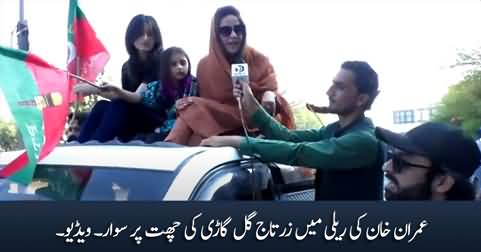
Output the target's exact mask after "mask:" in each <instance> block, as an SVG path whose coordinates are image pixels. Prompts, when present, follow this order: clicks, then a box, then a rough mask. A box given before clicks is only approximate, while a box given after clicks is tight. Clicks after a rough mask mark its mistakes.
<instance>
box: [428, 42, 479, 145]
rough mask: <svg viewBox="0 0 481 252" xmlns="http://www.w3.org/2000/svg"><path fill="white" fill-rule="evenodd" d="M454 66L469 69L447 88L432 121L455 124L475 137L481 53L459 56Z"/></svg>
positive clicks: (477, 121)
mask: <svg viewBox="0 0 481 252" xmlns="http://www.w3.org/2000/svg"><path fill="white" fill-rule="evenodd" d="M455 66H456V67H457V66H469V67H470V68H471V69H470V70H469V71H468V72H467V74H466V76H465V77H464V79H463V80H462V81H460V82H459V83H457V84H455V85H453V86H451V87H450V88H449V91H448V93H447V94H446V95H445V96H444V97H443V98H442V100H441V103H440V105H439V107H438V108H437V111H436V113H435V114H434V118H433V120H434V121H440V122H447V123H454V124H457V125H459V126H461V127H462V128H463V129H464V130H465V131H466V132H467V133H468V134H470V135H472V136H477V132H478V129H479V128H480V126H481V52H480V51H479V50H473V51H472V52H471V53H469V54H467V53H462V54H460V55H459V60H458V62H457V64H456V65H455Z"/></svg>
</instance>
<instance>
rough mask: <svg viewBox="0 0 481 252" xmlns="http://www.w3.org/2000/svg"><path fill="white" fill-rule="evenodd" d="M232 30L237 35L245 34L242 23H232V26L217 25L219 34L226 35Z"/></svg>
mask: <svg viewBox="0 0 481 252" xmlns="http://www.w3.org/2000/svg"><path fill="white" fill-rule="evenodd" d="M232 31H234V32H235V34H237V35H241V34H245V32H246V27H245V26H244V25H234V26H221V27H219V34H220V35H222V36H224V37H228V36H230V35H231V34H232Z"/></svg>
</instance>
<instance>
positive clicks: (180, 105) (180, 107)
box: [175, 97, 192, 111]
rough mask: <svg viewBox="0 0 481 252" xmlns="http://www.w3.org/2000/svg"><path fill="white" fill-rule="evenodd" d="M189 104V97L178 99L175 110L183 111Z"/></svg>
mask: <svg viewBox="0 0 481 252" xmlns="http://www.w3.org/2000/svg"><path fill="white" fill-rule="evenodd" d="M190 104H192V98H191V97H184V98H181V99H178V100H177V101H176V102H175V109H177V110H179V111H180V110H183V109H185V108H186V107H187V106H189V105H190Z"/></svg>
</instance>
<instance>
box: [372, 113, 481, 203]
mask: <svg viewBox="0 0 481 252" xmlns="http://www.w3.org/2000/svg"><path fill="white" fill-rule="evenodd" d="M376 136H377V137H378V138H379V139H381V140H382V141H384V142H386V143H387V144H388V145H390V146H391V149H390V151H389V156H390V157H389V159H388V161H387V162H386V163H385V164H384V167H383V170H384V174H385V177H386V180H387V181H386V182H387V183H386V184H385V188H384V196H385V198H386V200H473V199H474V198H475V188H474V186H473V184H472V183H471V182H470V180H469V179H470V177H471V175H472V174H473V173H474V171H475V170H476V168H477V167H478V166H479V164H480V160H481V154H480V151H479V149H478V146H477V145H476V143H475V141H474V140H473V139H471V138H468V137H466V136H465V135H464V134H463V132H462V131H461V130H460V129H458V128H455V127H452V126H449V125H447V124H442V123H433V122H430V123H425V124H422V125H420V126H418V127H416V128H414V129H412V130H410V131H408V132H407V133H406V134H404V135H402V134H396V133H393V132H391V131H389V130H386V129H382V128H379V127H378V128H376Z"/></svg>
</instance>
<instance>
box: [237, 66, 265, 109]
mask: <svg viewBox="0 0 481 252" xmlns="http://www.w3.org/2000/svg"><path fill="white" fill-rule="evenodd" d="M231 77H232V85H233V90H232V94H233V95H234V97H235V98H236V99H237V101H238V102H239V105H240V106H242V107H243V110H244V112H245V113H246V114H247V115H251V114H253V113H254V112H255V111H256V110H257V107H258V106H259V105H258V103H257V100H256V98H255V96H254V94H253V93H252V90H251V88H250V85H249V68H248V65H247V64H245V63H243V64H232V68H231Z"/></svg>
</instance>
